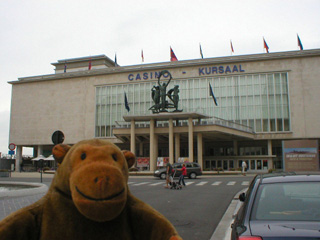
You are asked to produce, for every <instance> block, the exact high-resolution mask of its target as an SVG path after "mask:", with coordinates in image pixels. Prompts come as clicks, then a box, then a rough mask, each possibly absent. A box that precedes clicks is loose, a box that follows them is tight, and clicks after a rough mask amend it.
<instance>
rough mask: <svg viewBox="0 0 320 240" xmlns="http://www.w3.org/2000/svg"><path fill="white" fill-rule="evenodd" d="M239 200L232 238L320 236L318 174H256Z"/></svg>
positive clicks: (272, 239)
mask: <svg viewBox="0 0 320 240" xmlns="http://www.w3.org/2000/svg"><path fill="white" fill-rule="evenodd" d="M239 200H240V201H242V202H243V204H242V206H241V207H240V208H239V211H238V213H237V214H236V216H235V219H234V222H233V224H232V225H231V228H232V232H231V239H232V240H246V239H250V240H266V239H267V240H275V239H277V240H280V239H286V240H288V239H295V240H302V239H304V240H307V239H320V175H311V174H310V175H307V174H304V175H303V174H295V173H279V174H265V175H257V176H256V177H255V178H254V179H253V180H252V182H251V184H250V186H249V188H248V190H247V192H246V193H242V194H240V196H239Z"/></svg>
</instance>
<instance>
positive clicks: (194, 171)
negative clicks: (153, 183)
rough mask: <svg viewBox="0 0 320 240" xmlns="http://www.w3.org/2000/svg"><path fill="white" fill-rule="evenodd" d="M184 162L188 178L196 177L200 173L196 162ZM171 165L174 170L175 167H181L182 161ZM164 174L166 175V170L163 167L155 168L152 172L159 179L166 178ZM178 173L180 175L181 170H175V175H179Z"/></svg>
mask: <svg viewBox="0 0 320 240" xmlns="http://www.w3.org/2000/svg"><path fill="white" fill-rule="evenodd" d="M185 164H186V168H187V176H188V177H189V178H192V179H195V178H197V176H200V175H202V170H201V167H200V165H199V164H198V163H194V162H191V163H185ZM172 167H173V169H174V171H176V170H177V169H181V168H182V163H174V164H172ZM166 175H167V170H166V168H165V167H164V168H160V169H157V170H156V171H155V172H154V176H155V177H159V178H160V179H166ZM180 175H181V171H176V173H175V177H179V176H180Z"/></svg>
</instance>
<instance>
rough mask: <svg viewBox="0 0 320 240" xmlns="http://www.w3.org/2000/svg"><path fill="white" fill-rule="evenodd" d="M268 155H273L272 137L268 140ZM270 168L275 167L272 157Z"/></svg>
mask: <svg viewBox="0 0 320 240" xmlns="http://www.w3.org/2000/svg"><path fill="white" fill-rule="evenodd" d="M268 155H269V156H271V155H272V141H271V139H269V140H268ZM268 169H273V161H272V159H269V160H268Z"/></svg>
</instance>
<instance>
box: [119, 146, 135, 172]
mask: <svg viewBox="0 0 320 240" xmlns="http://www.w3.org/2000/svg"><path fill="white" fill-rule="evenodd" d="M122 153H123V155H124V157H125V158H126V160H127V164H128V168H131V167H132V166H133V164H134V163H135V162H136V155H134V154H133V152H130V151H128V150H122Z"/></svg>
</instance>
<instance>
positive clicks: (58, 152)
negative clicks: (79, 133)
mask: <svg viewBox="0 0 320 240" xmlns="http://www.w3.org/2000/svg"><path fill="white" fill-rule="evenodd" d="M70 148H71V147H70V146H69V145H66V144H57V145H55V146H54V147H53V149H52V155H53V157H54V159H55V160H56V161H57V162H58V163H60V164H61V163H62V161H63V159H64V157H65V156H66V154H67V152H68V151H69V149H70Z"/></svg>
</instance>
